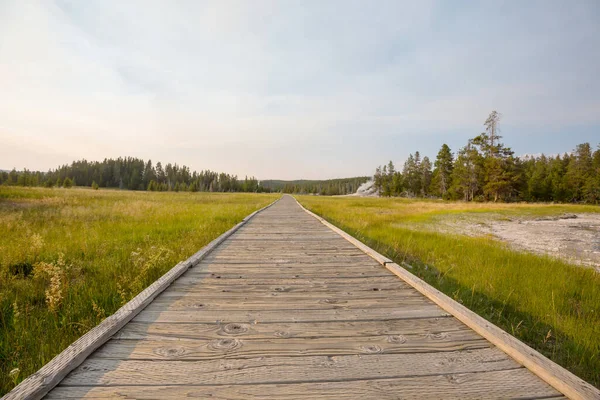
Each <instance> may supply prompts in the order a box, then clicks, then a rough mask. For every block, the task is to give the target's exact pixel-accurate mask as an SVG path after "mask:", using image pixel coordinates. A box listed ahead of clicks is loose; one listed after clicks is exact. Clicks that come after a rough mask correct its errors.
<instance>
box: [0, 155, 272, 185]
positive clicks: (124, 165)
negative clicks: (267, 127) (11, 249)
mask: <svg viewBox="0 0 600 400" xmlns="http://www.w3.org/2000/svg"><path fill="white" fill-rule="evenodd" d="M2 184H3V185H17V186H45V187H67V188H68V187H71V186H88V187H92V188H94V189H98V188H100V187H102V188H118V189H128V190H149V191H176V192H177V191H190V192H264V191H270V189H268V188H265V187H263V186H262V185H261V184H260V182H259V181H258V180H257V179H256V178H254V177H251V178H248V177H245V178H244V179H243V180H241V179H238V177H237V176H236V175H230V174H226V173H222V172H221V173H218V172H214V171H210V170H206V171H201V172H196V171H193V172H192V171H190V169H189V167H187V166H185V165H182V166H179V165H177V164H171V163H169V164H166V165H165V166H164V167H163V165H162V163H160V162H157V163H156V165H154V164H153V163H152V161H151V160H148V161H144V160H142V159H139V158H133V157H119V158H117V159H111V158H107V159H104V161H87V160H80V161H74V162H73V163H71V164H70V165H67V164H66V165H63V166H60V167H58V168H56V169H53V170H52V169H51V170H49V171H48V172H40V171H29V170H27V169H24V170H23V171H17V170H16V169H13V170H12V171H10V172H7V171H2V172H0V185H2Z"/></svg>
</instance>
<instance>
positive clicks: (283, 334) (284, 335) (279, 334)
mask: <svg viewBox="0 0 600 400" xmlns="http://www.w3.org/2000/svg"><path fill="white" fill-rule="evenodd" d="M275 336H277V337H280V338H289V337H290V336H292V334H291V333H290V332H286V331H277V332H275Z"/></svg>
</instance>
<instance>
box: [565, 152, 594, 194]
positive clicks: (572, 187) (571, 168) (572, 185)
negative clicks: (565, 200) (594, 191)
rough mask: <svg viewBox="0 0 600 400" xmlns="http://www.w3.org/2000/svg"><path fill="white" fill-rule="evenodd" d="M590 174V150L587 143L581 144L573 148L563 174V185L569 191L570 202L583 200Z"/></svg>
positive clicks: (591, 162) (591, 165) (591, 161)
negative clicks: (564, 184)
mask: <svg viewBox="0 0 600 400" xmlns="http://www.w3.org/2000/svg"><path fill="white" fill-rule="evenodd" d="M592 172H593V159H592V148H591V146H590V144H589V143H582V144H580V145H578V146H577V147H576V148H575V151H574V153H573V156H572V157H571V159H570V160H569V164H568V167H567V172H566V174H565V183H566V185H567V190H568V191H569V197H570V199H569V200H570V201H581V200H583V198H584V195H585V192H584V188H585V185H586V183H587V181H588V179H589V178H590V176H591V175H592Z"/></svg>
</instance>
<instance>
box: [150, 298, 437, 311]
mask: <svg viewBox="0 0 600 400" xmlns="http://www.w3.org/2000/svg"><path fill="white" fill-rule="evenodd" d="M424 304H431V301H430V300H429V299H426V298H424V297H423V296H409V297H404V298H400V299H397V300H396V301H391V300H389V299H381V298H379V299H361V298H359V299H345V300H337V299H333V298H318V297H317V298H312V299H311V298H304V299H296V300H295V301H289V300H287V299H286V301H281V299H280V298H279V297H271V298H262V299H239V298H237V299H232V300H228V299H223V298H216V299H214V298H213V299H206V298H198V297H195V298H191V297H188V296H184V297H183V298H179V299H177V298H175V299H174V298H169V297H166V298H156V299H155V300H154V301H153V302H152V304H149V305H148V306H147V307H146V310H148V311H207V310H210V311H231V310H261V311H267V310H292V311H294V310H295V311H297V310H331V309H344V310H350V309H370V308H398V307H399V306H402V307H407V306H409V307H413V306H420V305H424Z"/></svg>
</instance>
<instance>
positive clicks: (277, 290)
mask: <svg viewBox="0 0 600 400" xmlns="http://www.w3.org/2000/svg"><path fill="white" fill-rule="evenodd" d="M274 290H275V291H276V292H289V291H290V288H286V287H282V286H280V287H276V288H275V289H274Z"/></svg>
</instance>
